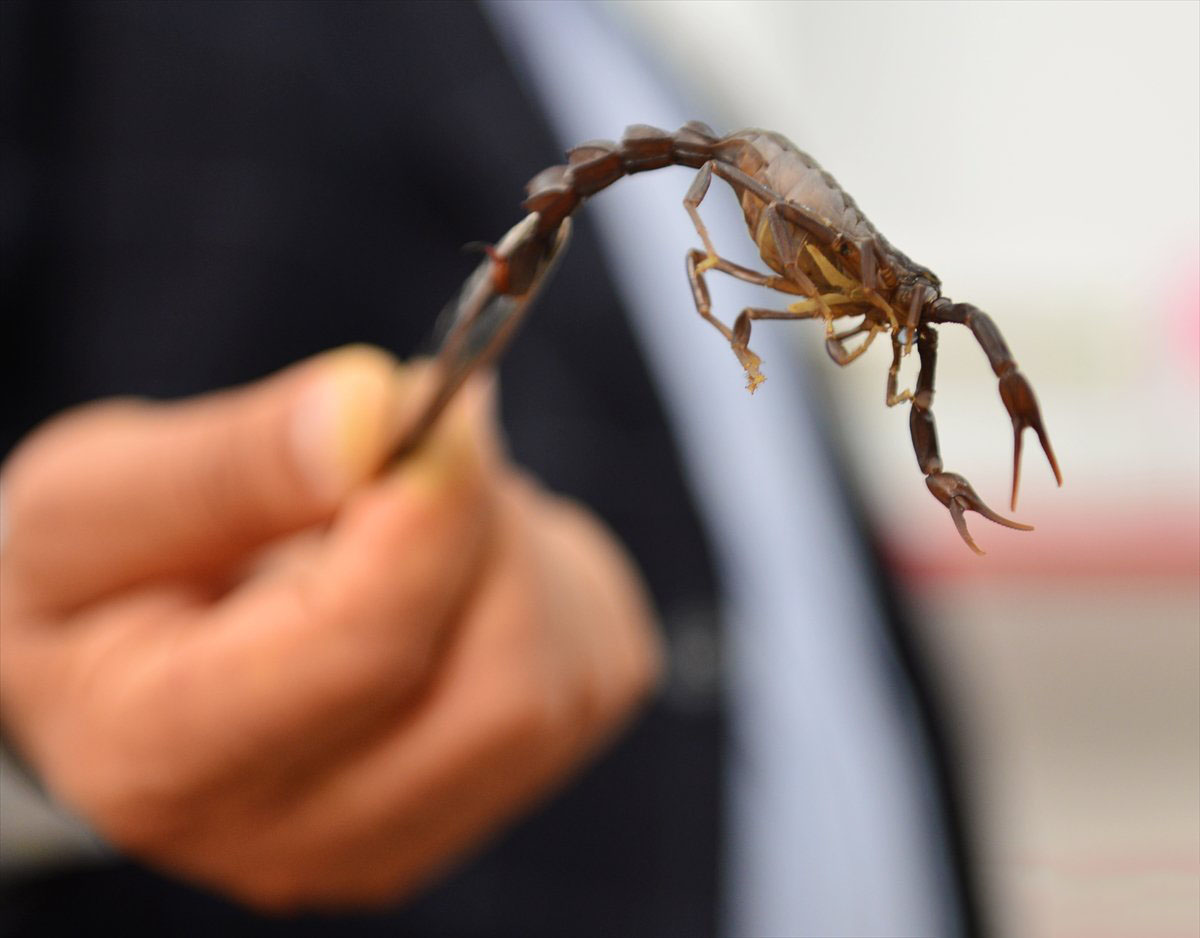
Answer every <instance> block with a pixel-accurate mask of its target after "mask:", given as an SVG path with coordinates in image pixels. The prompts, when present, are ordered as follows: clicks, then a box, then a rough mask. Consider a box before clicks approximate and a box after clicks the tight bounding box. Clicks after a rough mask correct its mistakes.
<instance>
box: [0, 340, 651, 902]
mask: <svg viewBox="0 0 1200 938" xmlns="http://www.w3.org/2000/svg"><path fill="white" fill-rule="evenodd" d="M420 382H421V378H420V376H419V375H414V374H413V370H412V369H406V370H402V371H399V372H398V371H397V370H396V369H395V363H394V362H393V361H392V360H391V359H390V358H388V357H387V356H386V355H384V354H383V353H381V352H378V351H374V350H371V349H366V348H361V347H354V348H349V349H344V350H340V351H338V352H334V353H329V354H327V355H324V356H320V357H318V358H316V359H314V360H311V361H308V362H305V363H302V364H300V365H298V366H295V367H293V368H291V369H288V370H287V371H284V372H282V373H281V374H279V375H276V376H274V377H272V378H269V379H267V380H265V381H262V382H259V383H257V384H254V385H251V386H248V387H245V388H241V389H236V390H233V391H227V392H221V393H217V394H212V395H206V396H204V397H200V398H196V399H193V400H188V401H183V402H177V403H167V404H161V403H147V402H141V401H130V400H125V401H113V402H104V403H99V404H94V405H89V406H87V407H83V408H80V409H78V410H76V411H73V412H70V413H68V414H66V415H64V416H62V417H60V418H57V419H56V420H54V421H51V422H50V423H49V424H48V425H46V426H45V427H43V428H42V429H40V430H39V431H36V432H35V433H34V434H33V435H32V436H31V437H30V438H29V439H27V440H26V441H25V443H23V444H22V446H21V447H19V448H18V450H17V451H16V452H15V453H14V455H13V456H12V458H11V459H10V460H9V461H8V463H7V464H6V465H5V467H4V469H3V474H2V475H0V485H2V492H3V511H4V518H3V523H4V534H3V547H2V553H0V558H2V560H0V715H2V719H3V723H4V730H5V734H6V736H7V737H8V738H9V740H10V741H11V742H13V743H14V744H15V746H16V748H17V749H18V750H19V751H20V752H21V753H22V754H23V756H24V757H25V758H26V759H27V760H28V762H29V763H30V764H31V766H32V767H33V768H34V770H35V771H36V772H37V773H38V775H39V776H40V778H41V779H42V781H43V782H44V783H45V784H46V786H47V787H48V788H49V790H50V791H51V792H52V793H54V794H55V795H56V796H58V797H59V798H60V799H61V800H62V801H63V802H64V803H66V804H67V805H68V806H70V807H72V808H73V809H74V810H75V811H77V812H78V813H79V814H81V815H82V816H83V817H84V818H86V819H87V820H88V821H89V822H90V823H91V824H92V825H93V826H94V827H95V828H96V829H97V830H98V831H99V832H100V833H101V834H102V835H103V836H105V837H106V838H107V839H108V840H109V841H110V842H112V843H113V844H115V845H116V846H118V847H120V848H122V849H124V850H126V851H128V852H129V853H131V854H133V855H135V856H137V857H139V858H142V859H144V860H145V861H147V862H149V863H151V864H154V865H157V866H159V867H161V868H163V869H166V870H168V871H171V872H173V873H175V874H177V875H180V876H183V877H186V878H190V879H192V880H194V881H197V882H200V883H203V884H206V885H209V886H211V887H214V888H217V889H220V890H222V891H225V892H228V893H231V894H233V895H235V896H237V897H240V898H241V899H243V900H245V901H248V902H250V903H252V904H256V905H259V906H262V907H267V908H280V909H292V908H298V907H309V906H328V905H339V904H355V903H366V902H374V901H383V900H388V899H392V898H395V897H397V896H399V895H402V894H404V893H407V892H410V891H412V890H413V889H415V888H417V887H418V886H420V885H421V884H422V883H423V882H424V881H426V880H427V879H428V878H429V877H430V876H432V875H434V874H435V873H436V872H438V871H439V870H441V869H443V868H444V867H445V866H446V865H447V864H448V863H450V862H451V861H452V860H453V859H455V858H456V857H458V856H459V855H461V854H462V853H463V852H464V851H466V850H467V849H469V848H470V847H471V846H473V845H475V844H477V843H478V842H480V841H481V840H482V839H484V838H485V837H486V836H487V835H488V834H489V833H491V832H493V831H494V830H495V829H496V828H498V827H499V826H500V825H502V824H503V823H504V822H506V821H509V820H511V819H512V818H513V816H514V815H515V814H517V813H518V812H520V811H521V810H522V809H523V808H525V807H527V806H528V805H529V804H530V803H531V802H533V801H534V800H535V799H536V798H537V797H538V796H540V795H542V794H544V793H545V792H546V791H547V790H548V789H549V788H551V787H552V786H553V785H554V784H555V783H558V782H561V780H562V779H563V778H564V777H565V776H566V775H568V774H569V773H570V772H571V771H572V769H573V768H575V767H576V766H577V765H578V764H579V763H580V762H581V761H582V760H584V759H585V758H587V756H588V755H589V754H590V753H592V752H594V751H595V750H596V748H597V747H598V746H599V745H601V744H602V743H603V742H604V741H605V740H606V739H607V738H608V737H609V736H610V735H611V734H612V733H613V732H614V731H615V730H616V728H617V727H618V726H619V724H620V723H621V722H622V721H623V720H624V719H625V718H626V717H627V715H628V714H629V713H630V712H631V710H632V708H633V706H634V705H635V703H636V702H637V701H638V700H639V699H640V698H642V697H643V696H644V695H645V693H646V692H647V691H648V690H649V689H650V687H651V686H652V684H653V683H654V681H655V678H656V676H657V672H658V667H659V650H658V646H657V643H656V638H655V635H654V632H653V629H652V627H651V624H650V622H651V620H650V614H649V610H648V606H647V603H646V601H645V599H644V596H643V593H642V591H641V588H640V586H639V583H638V581H637V578H636V575H635V574H634V573H633V571H632V569H631V567H630V565H629V562H628V561H627V559H626V558H625V556H624V555H623V553H622V551H621V549H620V548H619V547H618V546H617V545H616V543H615V542H614V541H613V540H612V538H611V536H609V535H608V534H607V533H606V532H605V531H604V530H603V529H602V528H601V527H600V526H599V525H598V523H597V522H596V521H594V520H593V519H592V518H591V517H590V516H589V515H588V514H587V513H585V512H584V511H582V510H581V509H579V508H577V507H575V506H573V505H572V504H570V503H568V502H566V501H564V500H561V499H558V498H555V497H553V496H551V495H548V494H547V493H545V492H544V491H542V490H540V489H539V488H538V487H537V486H536V485H535V484H533V483H532V482H530V481H528V480H526V479H524V478H523V477H521V475H520V474H519V473H518V472H517V471H516V470H514V469H513V467H512V466H511V465H510V464H508V463H507V462H506V461H505V458H504V456H503V454H502V453H501V450H500V447H499V444H498V442H497V440H496V437H495V431H494V420H493V417H492V415H491V413H490V410H491V404H490V395H489V393H488V392H487V390H486V388H485V387H484V386H483V384H482V383H481V382H478V381H476V382H473V383H472V384H470V385H468V386H467V388H466V389H465V390H464V392H463V393H462V394H461V395H460V397H459V398H458V399H457V400H456V402H455V403H454V404H453V405H452V407H451V408H450V409H449V410H448V411H447V413H446V414H445V415H444V416H443V418H442V420H441V421H440V423H439V425H438V426H437V427H436V428H435V430H434V431H433V433H432V435H431V436H430V438H429V439H428V440H427V442H426V443H425V444H424V445H423V446H422V448H421V449H420V450H419V451H418V452H417V453H416V454H415V455H414V456H412V457H410V458H409V459H407V460H405V461H404V462H403V463H402V464H401V465H400V466H399V467H397V468H394V469H389V470H387V471H386V472H383V473H382V474H381V473H380V470H381V468H382V466H383V463H384V462H385V460H386V458H387V454H388V451H389V447H390V445H391V444H392V443H393V442H394V440H395V438H396V431H397V429H398V427H399V425H400V424H401V422H402V416H403V414H404V412H405V408H406V406H407V407H411V402H412V401H413V400H414V399H415V398H417V397H419V395H418V394H417V393H416V387H417V386H418V385H419V384H420Z"/></svg>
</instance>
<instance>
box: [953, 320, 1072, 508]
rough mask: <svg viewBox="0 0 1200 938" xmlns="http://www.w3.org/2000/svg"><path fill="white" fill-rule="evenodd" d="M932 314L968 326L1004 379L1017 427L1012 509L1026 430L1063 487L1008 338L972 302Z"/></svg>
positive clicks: (1005, 394) (1006, 399)
mask: <svg viewBox="0 0 1200 938" xmlns="http://www.w3.org/2000/svg"><path fill="white" fill-rule="evenodd" d="M931 313H932V316H931V318H932V319H933V321H934V322H954V323H959V324H960V325H964V326H967V327H968V328H969V329H970V330H971V332H972V334H973V335H974V336H975V341H977V342H978V343H979V345H980V347H981V348H982V349H983V351H984V353H985V354H986V355H987V357H988V361H989V362H990V363H991V366H992V371H994V372H995V373H996V377H998V378H999V379H1000V399H1001V400H1002V401H1003V402H1004V407H1005V409H1006V410H1007V411H1008V415H1009V417H1010V418H1012V425H1013V486H1012V507H1013V508H1014V509H1015V508H1016V507H1017V486H1018V484H1019V483H1020V479H1021V435H1022V434H1023V433H1024V431H1025V428H1026V427H1032V428H1033V430H1034V432H1035V433H1036V434H1037V436H1038V440H1039V441H1040V442H1041V444H1042V450H1043V452H1045V454H1046V459H1048V460H1049V461H1050V468H1051V470H1053V472H1054V478H1055V481H1057V482H1058V484H1059V485H1062V472H1060V471H1059V468H1058V460H1057V459H1055V458H1054V449H1053V447H1052V446H1051V445H1050V438H1049V437H1048V436H1047V435H1046V427H1045V425H1044V424H1043V423H1042V414H1041V411H1040V410H1039V409H1038V403H1037V398H1036V397H1034V394H1033V388H1032V387H1030V386H1029V382H1028V380H1026V378H1025V376H1024V375H1023V374H1021V372H1020V371H1018V370H1017V363H1016V361H1015V360H1014V359H1013V357H1012V352H1010V351H1009V350H1008V345H1007V344H1005V342H1004V337H1003V336H1002V335H1001V334H1000V330H999V329H997V328H996V324H995V323H994V322H993V321H992V317H991V316H989V315H988V314H987V313H985V312H982V311H981V310H979V309H978V308H976V307H974V306H972V305H971V304H970V303H949V304H944V305H938V304H935V305H934V307H933V309H932V310H931Z"/></svg>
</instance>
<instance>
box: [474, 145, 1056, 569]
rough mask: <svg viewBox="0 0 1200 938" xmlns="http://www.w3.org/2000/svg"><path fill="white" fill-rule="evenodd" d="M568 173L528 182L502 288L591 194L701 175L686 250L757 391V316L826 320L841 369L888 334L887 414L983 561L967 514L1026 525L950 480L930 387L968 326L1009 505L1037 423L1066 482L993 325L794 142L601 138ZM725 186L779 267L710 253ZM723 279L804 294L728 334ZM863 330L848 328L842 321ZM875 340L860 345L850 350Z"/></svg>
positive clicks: (508, 290)
mask: <svg viewBox="0 0 1200 938" xmlns="http://www.w3.org/2000/svg"><path fill="white" fill-rule="evenodd" d="M567 160H568V161H567V163H565V164H563V165H560V166H551V167H550V168H548V169H545V170H543V171H542V172H540V173H538V174H537V175H536V176H534V177H533V179H531V180H530V181H529V183H528V184H527V186H526V191H527V192H528V198H526V199H525V201H524V202H523V203H522V208H524V209H525V210H526V211H527V212H529V213H530V214H531V215H533V214H535V213H536V216H537V220H536V223H532V224H530V225H529V226H528V228H527V229H526V230H527V231H528V232H529V233H528V235H527V236H525V237H524V238H523V240H521V243H519V244H518V245H516V247H515V248H512V249H511V250H508V251H505V252H504V253H503V254H498V253H496V252H494V251H490V252H489V253H491V254H492V259H493V268H492V289H493V290H494V291H495V292H496V293H498V294H505V295H518V294H523V293H525V292H526V291H528V290H529V289H530V288H531V286H535V285H536V284H535V283H534V281H535V280H536V279H537V278H538V277H539V275H540V272H541V271H542V270H543V269H544V267H545V262H546V258H547V257H548V256H549V255H550V254H551V253H552V252H554V251H556V249H557V245H558V244H559V243H560V241H556V236H557V235H558V233H559V229H560V226H562V225H563V223H564V221H566V219H567V218H568V217H569V216H570V215H571V214H572V213H574V212H575V211H576V209H578V208H579V206H580V204H581V203H582V202H583V200H584V199H586V198H587V197H588V196H590V195H592V194H594V193H596V192H599V191H600V190H601V189H605V188H607V187H608V186H610V185H612V184H613V183H614V182H616V181H617V180H618V179H620V178H621V177H622V176H627V175H631V174H633V173H641V172H645V171H647V170H651V169H658V168H660V167H663V166H690V167H692V168H698V169H699V170H700V172H699V173H698V174H697V175H696V179H695V181H694V182H693V183H692V185H691V188H689V189H688V192H687V195H686V196H685V197H684V200H683V205H684V208H685V209H686V210H687V213H688V215H689V216H691V219H692V223H693V224H694V225H695V226H696V231H697V233H698V234H699V235H700V240H701V241H702V242H703V244H704V250H703V251H701V250H698V249H694V250H691V251H689V252H688V254H687V275H688V281H689V283H690V284H691V287H692V296H693V298H694V299H695V303H696V310H697V311H698V312H699V313H700V315H701V316H702V317H703V318H704V319H706V320H707V321H708V322H710V323H712V325H713V326H714V327H715V328H716V329H717V330H718V331H719V332H720V333H721V335H723V336H724V337H725V339H726V340H727V341H728V342H729V344H730V346H731V347H732V348H733V352H734V354H735V355H736V356H737V358H738V361H739V362H741V364H742V367H743V368H744V369H745V370H746V377H747V382H748V383H747V387H748V388H749V390H750V391H751V392H753V391H754V389H755V388H756V387H757V386H758V385H759V384H760V383H761V382H762V381H763V375H762V372H761V371H760V370H759V366H760V365H761V364H762V362H761V359H759V357H758V356H757V355H755V354H754V352H752V351H751V350H750V348H749V346H748V343H749V341H750V326H751V323H753V322H754V321H755V320H756V319H822V320H824V323H825V348H826V350H827V351H828V352H829V356H830V357H831V358H832V359H833V360H834V362H836V363H837V364H838V365H848V364H850V362H852V361H854V360H855V359H856V358H858V357H859V356H860V355H862V354H863V352H865V351H866V350H867V348H868V347H869V346H870V344H871V343H872V342H873V341H874V340H875V337H876V336H877V335H879V334H880V333H881V332H882V333H886V334H887V335H888V336H889V337H890V338H891V343H892V364H891V368H889V369H888V377H887V405H888V406H889V407H893V406H895V405H896V404H901V403H903V402H905V401H911V402H912V408H911V411H910V416H909V427H910V430H911V433H912V441H913V448H914V450H915V451H916V456H917V465H918V466H920V468H921V472H923V473H924V474H925V483H926V485H927V486H928V487H929V491H930V492H932V493H933V494H934V496H935V497H936V498H937V499H938V501H940V502H941V503H942V504H943V505H945V506H946V507H947V508H948V509H949V510H950V515H951V517H952V518H953V519H954V524H955V527H957V529H958V533H959V534H960V535H962V538H963V540H964V541H966V543H967V545H968V546H969V547H970V548H971V549H972V550H974V551H975V552H976V553H983V552H982V551H981V550H980V549H979V548H978V547H977V546H976V544H975V542H974V541H973V540H972V539H971V535H970V534H969V533H968V531H967V525H966V521H965V520H964V517H963V515H964V512H966V511H976V512H978V513H979V514H981V515H983V516H984V517H985V518H987V519H989V520H991V521H994V522H996V523H997V524H1002V525H1004V526H1006V527H1009V528H1016V529H1018V530H1022V531H1028V530H1032V528H1031V526H1029V525H1025V524H1019V523H1017V522H1015V521H1011V520H1009V519H1008V518H1004V517H1002V516H1001V515H999V514H997V513H996V512H994V511H993V510H992V509H991V508H989V507H988V506H987V505H986V504H984V502H983V500H982V499H981V498H980V497H979V496H978V495H977V494H976V493H975V490H974V489H973V488H972V487H971V484H970V483H969V482H967V480H966V479H964V478H963V477H962V476H960V475H958V474H956V473H953V472H945V471H943V469H942V459H941V455H940V454H939V451H938V441H937V431H936V428H935V426H934V420H933V411H932V409H931V406H932V404H933V377H934V369H935V367H936V364H937V340H938V337H937V331H936V330H935V329H934V325H935V324H939V323H958V324H960V325H964V326H966V327H967V328H969V329H970V330H971V332H972V334H973V335H974V336H975V339H976V341H978V342H979V344H980V346H981V347H982V348H983V351H984V353H985V354H986V355H987V357H988V361H989V362H990V363H991V366H992V370H993V371H994V372H995V373H996V376H997V377H998V378H999V380H1000V399H1001V400H1002V401H1003V402H1004V406H1005V407H1006V408H1007V409H1008V413H1009V416H1010V417H1011V418H1012V425H1013V434H1014V438H1015V441H1014V445H1013V485H1012V508H1013V509H1014V510H1015V509H1016V505H1017V486H1018V482H1019V479H1020V472H1021V437H1022V433H1023V431H1024V430H1025V428H1026V427H1032V428H1033V430H1034V431H1035V432H1036V433H1037V436H1038V439H1039V440H1040V441H1041V444H1042V449H1043V450H1044V451H1045V453H1046V457H1047V459H1048V460H1049V461H1050V468H1051V469H1052V470H1053V471H1054V477H1055V479H1056V480H1057V481H1058V484H1059V485H1062V474H1061V472H1060V471H1059V468H1058V462H1057V460H1056V459H1055V458H1054V450H1053V449H1052V448H1051V446H1050V441H1049V439H1048V438H1047V436H1046V430H1045V427H1044V426H1043V424H1042V417H1041V413H1040V412H1039V410H1038V405H1037V399H1036V398H1035V397H1034V394H1033V389H1032V388H1031V387H1030V386H1029V382H1028V381H1027V380H1026V379H1025V376H1024V375H1023V374H1021V372H1020V371H1018V370H1017V363H1016V361H1014V360H1013V357H1012V353H1011V352H1010V351H1009V350H1008V346H1007V345H1006V344H1005V342H1004V338H1003V337H1002V336H1001V334H1000V331H999V329H997V328H996V325H995V323H994V322H992V319H991V317H990V316H988V315H987V314H986V313H984V312H981V311H980V310H979V309H977V308H976V307H974V306H972V305H970V304H969V303H954V302H951V301H950V300H949V299H947V298H946V297H944V296H942V294H941V283H940V281H939V280H938V278H937V277H936V276H935V275H934V274H933V272H932V271H930V270H928V269H927V268H925V267H922V266H921V265H920V264H916V263H914V262H913V261H911V260H909V259H908V258H907V257H906V256H905V255H904V254H903V253H901V252H900V251H898V250H897V249H896V248H894V247H893V246H892V245H891V243H890V242H888V240H887V239H886V238H884V237H883V235H881V234H880V233H879V232H878V231H876V229H875V226H874V225H872V224H871V222H869V221H868V220H867V219H866V217H865V216H864V215H863V214H862V212H860V211H859V209H858V206H857V205H855V203H854V200H853V199H852V198H851V197H850V196H849V195H848V194H847V193H846V192H845V191H844V190H843V189H842V187H841V186H839V185H838V183H837V181H836V180H835V179H834V178H833V177H832V176H831V175H830V174H829V173H827V172H825V171H824V170H823V169H821V167H820V166H818V165H817V163H816V161H815V160H814V159H813V158H812V157H810V156H808V155H807V154H806V153H804V152H802V151H801V150H799V149H798V148H797V147H796V146H795V145H794V144H792V143H791V142H790V141H789V140H787V139H786V138H785V137H783V136H781V135H780V134H777V133H772V132H770V131H766V130H753V129H752V130H739V131H737V132H735V133H731V134H727V135H726V136H724V137H718V136H717V135H716V134H715V133H714V132H713V131H712V130H711V129H710V128H709V127H707V126H706V125H705V124H702V123H700V122H698V121H691V122H689V123H687V124H685V125H684V126H683V127H681V128H680V129H679V130H678V131H676V132H675V133H668V132H667V131H664V130H659V129H658V128H655V127H648V126H646V125H643V124H635V125H633V126H632V127H629V128H628V129H626V131H625V135H624V137H623V138H622V139H621V142H620V143H613V142H612V141H608V140H593V141H589V142H588V143H583V144H580V145H579V146H577V147H575V148H573V149H572V150H569V151H568V152H567ZM714 175H715V176H718V177H720V178H721V179H724V180H725V181H726V182H727V183H728V184H729V185H730V186H731V187H732V188H733V190H734V192H735V193H736V194H737V196H738V198H739V200H740V202H741V207H742V212H743V213H744V215H745V218H746V226H747V227H748V228H749V229H750V234H751V236H752V237H753V238H754V243H755V244H756V245H757V246H758V249H759V252H760V254H761V255H762V259H763V261H764V262H765V263H766V265H767V266H768V267H770V268H771V270H772V271H774V273H773V274H762V273H758V272H756V271H754V270H750V269H749V268H746V267H742V266H741V265H739V264H734V263H732V262H731V261H728V260H725V259H724V258H722V257H721V256H720V255H719V254H717V251H716V249H715V248H714V247H713V244H712V241H711V239H710V238H709V235H708V231H707V230H706V229H705V227H704V223H703V222H702V221H701V219H700V213H699V206H700V203H701V201H703V199H704V196H705V194H706V193H707V192H708V187H709V184H710V183H711V182H712V177H713V176H714ZM710 270H719V271H721V272H722V273H725V274H728V275H729V276H731V277H736V278H737V279H739V280H744V281H746V282H747V283H753V284H758V285H760V286H764V287H768V288H770V289H772V290H778V291H779V292H781V293H786V294H790V295H792V296H796V297H799V298H800V299H797V300H796V302H794V303H791V304H790V305H789V306H788V307H787V308H786V309H762V308H757V307H750V308H747V309H743V310H742V311H741V313H739V314H738V317H737V319H736V320H735V321H734V324H733V328H732V329H730V328H729V327H728V326H726V325H725V324H724V323H723V322H721V320H719V319H717V318H716V316H714V315H713V312H712V308H711V302H710V299H709V292H708V288H707V286H706V285H705V281H704V277H705V274H707V273H708V271H710ZM847 317H854V318H858V317H861V319H860V321H859V322H858V323H857V324H855V325H852V326H851V327H850V328H848V329H844V330H842V331H838V330H836V329H835V328H834V321H835V320H838V319H844V318H847ZM860 335H862V336H864V338H863V339H862V340H860V342H859V344H858V345H857V347H855V348H853V349H847V347H846V346H845V344H844V343H845V341H846V340H847V339H849V338H852V337H854V336H860ZM914 341H915V343H916V346H917V352H918V355H919V359H920V370H919V372H918V376H917V381H916V387H915V389H914V390H912V391H908V390H905V391H898V390H897V375H898V373H899V370H900V360H901V356H902V355H904V354H907V353H908V352H909V351H910V350H911V348H912V345H913V343H914Z"/></svg>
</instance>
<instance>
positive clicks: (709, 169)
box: [683, 160, 717, 274]
mask: <svg viewBox="0 0 1200 938" xmlns="http://www.w3.org/2000/svg"><path fill="white" fill-rule="evenodd" d="M714 165H716V164H715V161H714V160H709V161H708V162H707V163H705V164H704V165H703V166H701V167H700V172H698V173H696V178H695V179H693V180H692V184H691V185H690V186H688V191H687V195H685V196H684V197H683V207H684V209H685V210H686V211H687V213H688V215H689V216H690V217H691V219H692V224H693V225H695V226H696V233H697V234H699V235H700V240H701V241H703V242H704V249H705V250H706V251H707V252H708V256H707V257H706V258H705V259H704V261H703V263H702V265H701V267H700V268H699V270H698V273H701V274H702V273H704V272H705V271H706V270H708V269H709V268H710V267H713V266H715V264H716V261H717V249H716V248H714V247H713V243H712V238H710V237H709V236H708V228H706V227H705V225H704V221H703V220H702V219H701V218H700V203H701V202H703V201H704V197H705V196H706V195H708V187H709V185H710V184H711V183H712V174H713V166H714ZM688 263H689V265H690V264H691V261H690V260H689V261H688Z"/></svg>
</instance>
